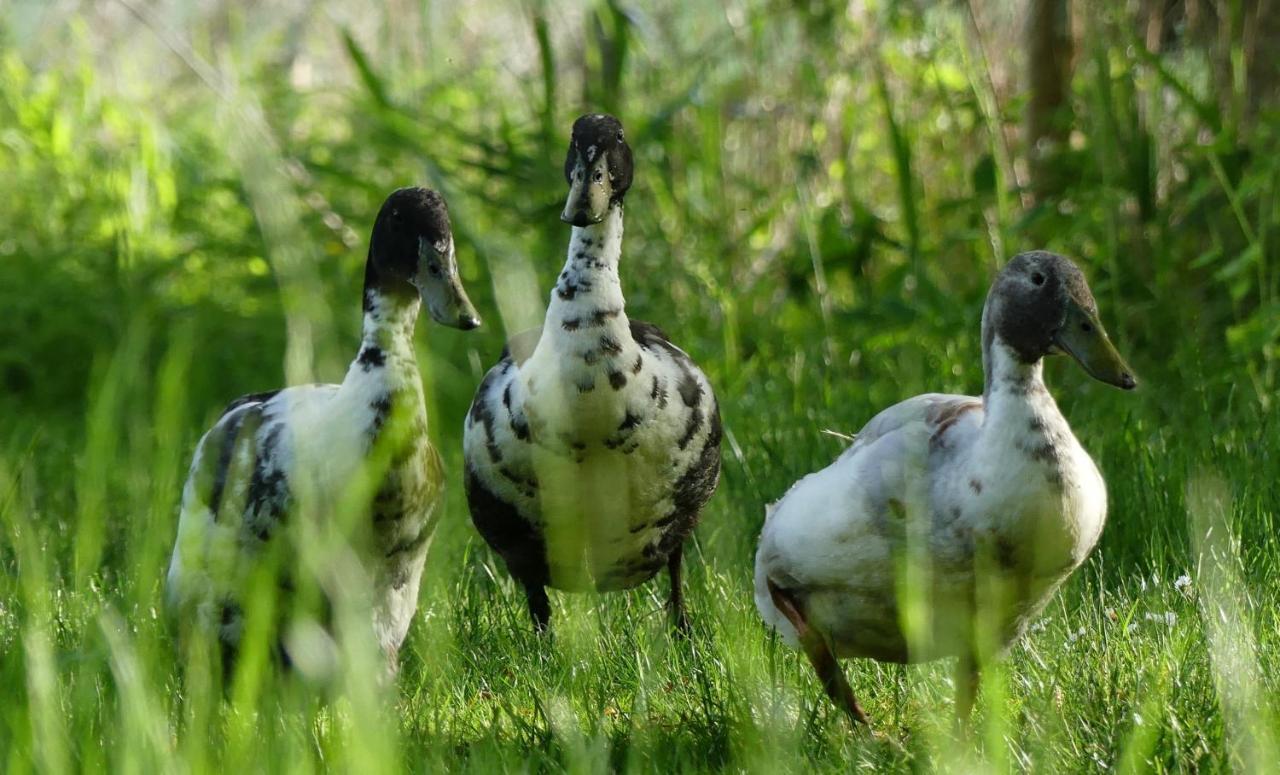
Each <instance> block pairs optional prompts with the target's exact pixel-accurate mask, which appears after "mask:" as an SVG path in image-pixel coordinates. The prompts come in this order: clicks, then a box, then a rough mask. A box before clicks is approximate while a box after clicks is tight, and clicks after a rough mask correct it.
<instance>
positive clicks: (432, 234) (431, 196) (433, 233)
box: [365, 187, 480, 331]
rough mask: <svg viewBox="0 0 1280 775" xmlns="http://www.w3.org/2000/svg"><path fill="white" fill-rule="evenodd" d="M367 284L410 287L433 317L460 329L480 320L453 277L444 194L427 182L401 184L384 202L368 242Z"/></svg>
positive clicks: (454, 259) (454, 266)
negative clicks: (422, 184) (424, 184)
mask: <svg viewBox="0 0 1280 775" xmlns="http://www.w3.org/2000/svg"><path fill="white" fill-rule="evenodd" d="M365 271H366V279H365V283H366V285H367V286H370V287H372V288H375V289H378V290H379V291H382V292H387V291H389V290H393V289H396V290H405V291H409V292H413V291H414V290H416V291H417V293H418V294H419V295H420V296H421V298H422V302H423V304H425V305H426V307H427V312H428V313H429V314H430V315H431V318H432V320H435V321H436V322H437V323H440V324H442V325H446V326H451V327H453V328H461V329H462V330H464V331H468V330H470V329H473V328H476V327H478V326H479V325H480V317H479V316H478V315H477V314H476V308H475V307H474V306H473V305H472V304H471V299H469V298H467V292H466V290H465V289H464V288H463V287H462V279H461V278H460V277H458V260H457V257H456V255H455V253H454V249H453V232H452V230H451V229H450V227H449V209H448V208H447V207H446V206H445V203H444V197H442V196H440V194H438V193H436V192H435V191H432V190H430V189H426V188H416V187H415V188H402V189H399V190H397V191H395V192H394V193H392V194H391V196H389V197H387V201H386V202H384V203H383V205H382V209H381V210H380V211H379V212H378V219H377V221H375V222H374V225H373V239H372V240H371V241H370V243H369V263H368V268H367V269H366V270H365Z"/></svg>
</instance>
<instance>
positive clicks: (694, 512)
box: [662, 401, 723, 557]
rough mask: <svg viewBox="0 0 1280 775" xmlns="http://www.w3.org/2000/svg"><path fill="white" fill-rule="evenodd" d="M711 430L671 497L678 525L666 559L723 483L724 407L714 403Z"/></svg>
mask: <svg viewBox="0 0 1280 775" xmlns="http://www.w3.org/2000/svg"><path fill="white" fill-rule="evenodd" d="M708 421H709V427H708V430H707V437H706V440H705V441H704V442H703V444H702V452H701V453H700V454H699V455H698V459H697V460H695V461H694V462H693V463H692V464H691V465H690V466H689V467H688V468H687V469H685V472H684V474H683V475H682V476H681V477H680V478H679V479H678V480H677V481H676V484H675V487H674V488H673V490H672V493H671V503H672V510H671V513H672V514H674V515H675V516H676V521H675V523H674V524H673V525H672V527H671V528H670V529H669V530H668V531H667V532H666V533H665V534H664V535H663V537H662V546H663V556H664V557H666V556H667V555H669V554H670V553H671V552H672V551H674V550H675V548H676V547H677V546H679V545H680V544H682V543H684V540H685V538H687V537H688V536H689V534H690V533H691V532H693V528H694V526H695V525H696V524H697V522H698V516H699V514H700V513H701V511H702V507H703V506H704V505H706V503H707V501H708V500H710V499H711V495H712V493H714V492H715V491H716V485H717V484H719V482H720V437H721V436H722V435H723V429H722V426H721V425H720V407H719V406H717V405H716V404H715V402H714V401H713V402H712V404H711V408H710V414H709V417H708Z"/></svg>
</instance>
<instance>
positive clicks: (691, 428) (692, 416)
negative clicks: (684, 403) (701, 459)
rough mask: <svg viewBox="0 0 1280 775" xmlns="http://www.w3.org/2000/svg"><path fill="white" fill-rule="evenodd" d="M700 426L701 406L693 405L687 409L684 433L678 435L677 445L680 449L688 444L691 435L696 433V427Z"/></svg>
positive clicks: (691, 438)
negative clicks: (687, 416)
mask: <svg viewBox="0 0 1280 775" xmlns="http://www.w3.org/2000/svg"><path fill="white" fill-rule="evenodd" d="M701 427H702V408H701V407H698V406H695V407H693V408H691V409H690V410H689V419H688V420H686V421H685V424H684V435H682V436H681V437H680V441H679V442H677V445H678V446H679V447H680V449H684V448H685V447H687V446H689V442H691V441H693V437H694V436H696V435H697V433H698V429H699V428H701Z"/></svg>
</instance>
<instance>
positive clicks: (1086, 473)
mask: <svg viewBox="0 0 1280 775" xmlns="http://www.w3.org/2000/svg"><path fill="white" fill-rule="evenodd" d="M982 343H983V348H982V351H983V366H984V368H985V375H986V378H985V383H986V384H985V388H984V392H983V395H982V397H981V398H973V397H969V396H955V395H939V394H929V395H921V396H916V397H915V398H911V399H908V400H906V401H904V402H902V403H900V404H897V405H896V406H893V407H890V408H889V409H886V410H885V411H883V412H881V413H880V414H878V415H877V416H876V417H875V418H873V419H872V420H871V422H869V423H867V425H866V427H865V428H863V429H862V430H861V431H860V432H859V433H858V435H857V437H856V438H855V440H854V442H853V444H852V445H851V446H850V447H849V448H848V449H847V450H845V452H844V453H843V454H842V455H840V457H839V458H838V459H837V460H836V461H835V462H834V463H832V464H831V465H830V466H828V467H827V468H825V469H823V470H821V471H818V472H817V473H814V474H810V475H809V476H806V477H805V478H803V479H801V480H800V481H799V482H797V483H796V484H795V485H793V486H792V488H791V489H790V490H789V491H788V492H787V494H786V495H784V496H783V497H782V499H781V500H779V501H778V502H777V503H775V504H774V505H773V506H772V507H770V508H769V509H768V510H767V517H766V521H765V525H764V529H763V532H762V534H761V536H760V545H759V549H758V551H757V553H756V570H755V601H756V606H757V608H759V610H760V614H761V616H762V617H763V618H764V620H765V622H766V624H767V625H768V626H769V627H771V628H773V629H775V630H776V631H777V632H778V633H779V634H780V635H781V637H782V638H783V640H785V641H786V642H787V643H789V644H791V645H792V646H800V647H801V648H802V649H803V650H804V652H805V654H806V655H807V656H808V658H809V660H810V662H811V663H812V664H813V667H814V669H815V670H816V672H817V673H818V676H819V678H820V680H821V681H822V684H823V688H824V689H825V690H826V692H827V694H828V695H829V696H830V697H831V698H832V700H833V701H834V702H835V703H836V704H837V705H838V706H840V707H841V708H843V709H844V710H845V711H846V712H848V714H849V715H850V717H852V718H853V719H854V720H855V721H857V722H862V723H866V721H867V717H866V714H865V713H864V712H863V710H862V708H861V706H860V705H859V703H858V701H857V699H856V698H855V697H854V694H853V691H852V690H851V689H850V687H849V684H848V682H847V681H846V679H845V676H844V673H843V672H842V670H841V668H840V666H839V664H838V663H837V661H836V660H837V659H838V658H841V657H865V658H870V659H875V660H879V661H882V662H898V663H907V662H923V661H928V660H933V659H939V658H943V657H958V658H959V665H958V670H957V673H956V676H957V681H956V707H957V714H958V715H959V716H960V718H961V719H967V718H968V716H969V713H970V709H971V706H972V702H973V696H974V689H975V685H976V681H977V675H978V666H979V665H980V664H981V663H982V662H984V661H986V660H987V659H989V658H992V657H994V656H997V655H998V654H999V653H1000V652H1001V651H1003V650H1004V649H1005V648H1007V647H1008V646H1009V645H1010V644H1011V643H1013V642H1014V641H1015V640H1016V639H1017V638H1018V637H1019V636H1020V635H1021V634H1022V632H1023V630H1024V629H1025V627H1026V626H1027V624H1028V623H1029V622H1030V621H1031V620H1032V619H1033V618H1034V617H1035V616H1036V615H1037V614H1038V613H1039V612H1040V611H1041V610H1042V609H1043V608H1044V606H1045V604H1046V603H1047V602H1048V601H1049V600H1050V598H1051V597H1052V596H1053V593H1054V592H1055V591H1056V590H1057V589H1058V587H1059V586H1060V585H1061V584H1062V582H1063V581H1064V580H1065V579H1066V578H1067V577H1068V576H1070V574H1071V573H1072V572H1073V571H1074V570H1075V569H1076V568H1077V567H1079V566H1080V564H1081V563H1082V562H1083V561H1084V560H1085V558H1086V557H1087V556H1088V554H1089V552H1090V550H1092V549H1093V546H1094V544H1095V543H1097V540H1098V536H1099V534H1100V533H1101V532H1102V526H1103V522H1104V520H1105V518H1106V513H1107V493H1106V487H1105V484H1104V482H1103V480H1102V476H1101V474H1100V473H1099V472H1098V469H1097V467H1096V466H1095V465H1094V463H1093V460H1092V459H1090V457H1089V455H1088V453H1087V452H1085V450H1084V448H1083V447H1082V446H1081V445H1080V443H1079V442H1078V441H1077V440H1076V437H1075V435H1074V434H1072V432H1071V428H1070V427H1069V426H1068V425H1067V421H1066V418H1064V417H1063V416H1062V413H1061V412H1060V411H1059V410H1058V406H1057V404H1056V403H1055V402H1054V400H1053V397H1052V396H1051V395H1050V394H1049V391H1048V390H1047V389H1046V388H1045V384H1044V379H1043V376H1042V359H1043V358H1044V356H1046V355H1050V354H1053V353H1058V352H1065V353H1067V354H1068V355H1070V356H1072V357H1073V358H1075V359H1076V360H1077V361H1079V363H1080V364H1081V365H1082V366H1083V367H1084V369H1085V370H1086V371H1087V372H1088V373H1089V374H1090V375H1091V376H1093V377H1094V378H1096V379H1098V380H1101V381H1103V382H1106V383H1108V384H1111V385H1115V386H1117V387H1120V388H1123V389H1126V390H1128V389H1132V388H1133V387H1135V386H1136V384H1137V383H1136V381H1135V379H1134V377H1133V374H1132V372H1131V371H1130V370H1129V368H1128V367H1127V366H1126V365H1125V364H1124V362H1123V360H1121V358H1120V356H1119V354H1118V353H1117V352H1116V350H1115V348H1114V347H1113V346H1112V344H1111V342H1110V340H1109V339H1108V338H1107V334H1106V331H1105V330H1104V329H1103V327H1102V324H1101V322H1099V319H1098V311H1097V305H1096V304H1095V303H1094V299H1093V295H1092V294H1091V293H1090V291H1089V286H1088V285H1087V283H1086V282H1085V279H1084V275H1083V274H1082V273H1081V272H1080V270H1079V268H1077V267H1076V265H1075V264H1074V263H1072V262H1071V261H1070V260H1068V259H1066V258H1064V257H1062V256H1059V255H1055V254H1052V253H1046V252H1032V253H1023V254H1021V255H1019V256H1016V257H1015V258H1014V259H1013V260H1012V261H1010V262H1009V264H1008V265H1007V266H1006V267H1005V268H1004V270H1003V271H1002V272H1001V273H1000V275H999V276H998V277H997V279H996V281H995V283H994V285H993V286H992V288H991V291H990V293H989V294H988V296H987V304H986V308H985V310H984V312H983V317H982ZM908 579H914V580H915V582H916V583H914V584H912V583H910V582H909V581H907V580H908ZM907 589H914V590H915V592H914V594H917V595H918V596H919V597H918V598H915V599H916V600H918V601H920V603H921V604H922V605H920V606H919V607H909V606H908V603H906V602H905V601H904V600H903V597H902V596H903V595H904V594H907V592H906V590H907ZM908 623H912V626H911V627H910V628H909V627H908V626H907V625H908Z"/></svg>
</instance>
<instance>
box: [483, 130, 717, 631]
mask: <svg viewBox="0 0 1280 775" xmlns="http://www.w3.org/2000/svg"><path fill="white" fill-rule="evenodd" d="M564 174H565V180H566V182H567V183H568V184H569V198H568V201H567V203H566V205H565V208H564V213H563V215H562V216H561V217H562V219H563V220H564V221H566V222H568V223H570V224H572V225H573V231H572V236H571V237H570V242H569V254H568V258H567V260H566V261H565V264H564V270H563V271H562V272H561V273H560V276H559V279H558V281H557V283H556V287H555V290H554V291H553V292H552V294H551V301H550V305H549V306H548V308H547V314H546V319H545V321H544V324H543V327H542V329H541V331H540V332H537V333H534V334H533V335H532V336H530V337H523V338H522V337H518V338H517V339H516V340H514V341H513V342H512V343H511V345H510V346H509V347H508V349H507V351H506V352H504V353H503V355H502V358H501V360H499V362H498V364H497V365H496V366H494V367H493V368H492V369H491V370H490V371H489V373H488V374H487V375H486V376H485V378H484V381H483V382H482V383H481V384H480V387H479V389H478V390H477V392H476V397H475V401H474V402H473V403H472V406H471V411H470V413H469V414H468V416H467V419H466V428H465V441H464V449H465V458H466V490H467V501H468V503H469V505H470V507H471V517H472V521H473V522H474V523H475V526H476V528H477V529H478V530H479V532H480V534H481V535H482V536H483V537H484V539H485V541H487V542H488V544H489V545H490V546H491V547H493V549H494V550H495V551H496V552H497V553H498V554H499V555H500V556H501V557H502V559H503V560H504V561H505V562H506V566H507V568H508V570H509V571H510V572H511V575H512V576H513V577H514V578H515V580H516V581H517V582H518V583H519V584H520V585H521V586H522V587H523V589H524V592H525V595H526V597H527V601H528V606H529V612H530V615H531V616H532V618H533V622H534V625H535V627H537V628H538V629H539V630H543V629H545V628H546V627H547V626H548V624H549V622H550V617H551V606H550V601H549V600H548V597H547V592H546V588H547V587H552V588H556V589H564V590H597V591H607V590H618V589H626V588H630V587H634V586H637V585H639V584H641V583H643V582H645V581H646V580H648V579H650V578H652V577H653V576H654V575H655V574H657V573H658V571H659V570H661V569H662V568H666V569H667V570H668V572H669V574H670V578H671V591H670V597H669V599H668V610H669V611H670V614H671V617H672V620H673V622H674V624H675V626H676V627H678V628H681V629H683V628H684V627H686V626H687V618H686V614H685V609H684V602H683V595H682V587H681V584H682V582H681V561H682V548H683V545H684V541H685V539H686V538H688V536H689V534H690V533H691V532H692V531H693V528H694V525H695V524H696V523H697V521H698V517H699V514H700V512H701V510H702V507H703V505H704V504H705V503H706V502H707V500H708V499H709V498H710V497H711V494H712V492H714V490H715V487H716V484H717V481H718V479H719V472H720V415H719V408H718V406H717V404H716V399H715V395H714V394H713V393H712V390H711V385H710V384H709V383H708V382H707V378H706V377H705V376H704V375H703V373H702V372H701V371H700V370H699V369H698V367H697V366H696V365H695V364H694V363H693V361H692V360H691V359H690V358H689V356H688V355H686V354H685V353H684V352H683V351H682V350H680V348H678V347H676V346H675V345H674V344H672V343H671V341H670V340H669V339H668V338H667V336H666V335H665V334H664V333H663V332H662V331H661V330H659V329H658V328H657V327H656V326H653V325H650V324H648V323H642V322H639V321H635V320H631V319H630V318H629V317H628V316H627V312H626V309H625V302H624V299H623V296H622V286H621V282H620V279H619V272H618V270H619V262H620V260H621V257H622V222H623V199H624V197H625V196H626V193H627V190H628V188H629V187H630V186H631V180H632V157H631V149H630V147H629V146H628V145H627V141H626V138H625V135H624V132H623V128H622V125H621V123H619V122H618V120H617V119H616V118H614V117H612V116H608V115H587V116H583V117H581V118H579V119H578V120H577V122H575V123H574V125H573V133H572V141H571V143H570V146H569V152H568V155H567V157H566V159H565V166H564Z"/></svg>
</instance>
